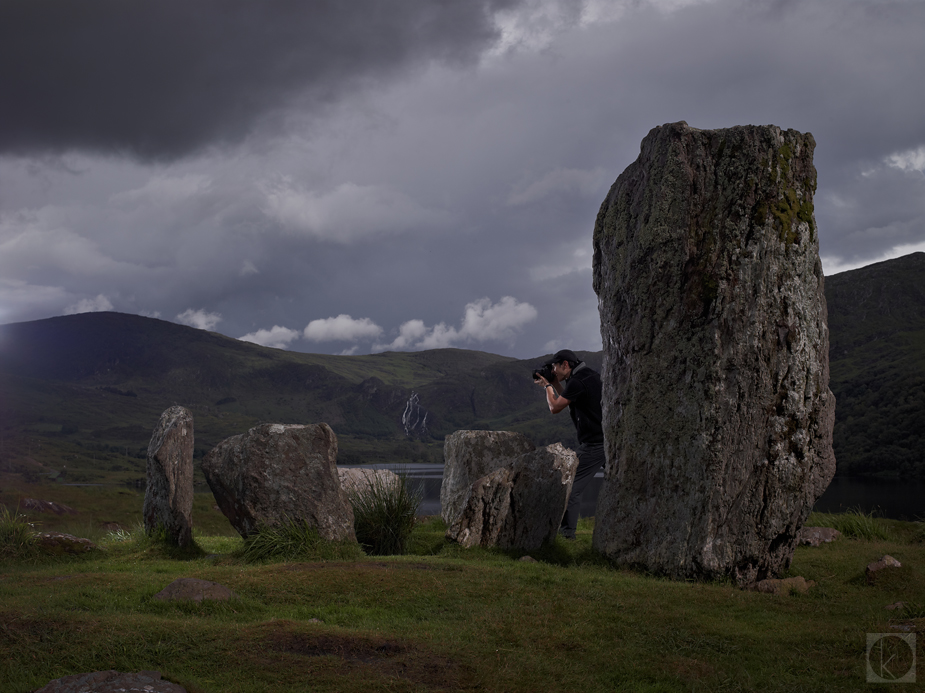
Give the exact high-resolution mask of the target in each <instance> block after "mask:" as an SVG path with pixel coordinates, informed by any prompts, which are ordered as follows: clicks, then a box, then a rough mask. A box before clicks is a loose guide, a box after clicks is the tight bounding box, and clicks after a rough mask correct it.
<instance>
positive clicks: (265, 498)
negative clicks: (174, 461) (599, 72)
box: [202, 423, 356, 541]
mask: <svg viewBox="0 0 925 693" xmlns="http://www.w3.org/2000/svg"><path fill="white" fill-rule="evenodd" d="M202 471H203V473H204V474H205V477H206V482H208V484H209V488H211V489H212V494H213V495H214V496H215V501H216V503H218V507H219V509H220V510H221V511H222V512H223V513H224V514H225V517H227V518H228V520H229V521H230V522H231V525H232V526H233V527H234V528H235V529H236V530H237V531H238V532H239V533H240V534H241V536H242V537H245V538H247V537H248V536H250V535H251V534H253V533H254V532H256V531H257V530H258V528H259V527H261V526H279V525H283V524H286V523H289V522H305V523H307V524H308V525H309V526H310V527H314V528H317V530H318V534H319V535H320V536H321V537H322V538H323V539H327V540H329V541H341V540H345V539H346V540H354V541H355V540H356V535H355V534H354V531H353V509H352V508H351V507H350V502H349V500H348V498H347V494H346V492H345V491H343V489H341V484H340V480H339V479H338V475H337V436H335V435H334V431H332V430H331V427H330V426H328V425H327V424H324V423H321V424H310V425H307V426H301V425H296V424H263V425H261V426H256V427H254V428H252V429H250V430H249V431H248V432H247V433H243V434H241V435H237V436H232V437H230V438H226V439H225V440H223V441H222V442H221V443H219V444H218V445H216V446H215V447H214V448H213V449H212V450H211V451H210V452H209V453H208V454H207V455H206V456H205V458H204V459H203V461H202Z"/></svg>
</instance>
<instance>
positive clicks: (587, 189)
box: [507, 167, 611, 207]
mask: <svg viewBox="0 0 925 693" xmlns="http://www.w3.org/2000/svg"><path fill="white" fill-rule="evenodd" d="M610 183H611V181H609V180H607V174H606V172H605V171H604V169H603V168H600V167H598V168H595V169H593V170H590V171H587V170H582V169H577V168H557V169H555V170H553V171H550V172H549V173H547V174H546V175H544V176H542V177H541V178H539V179H538V180H535V181H533V182H531V183H529V184H526V185H523V184H522V185H519V186H517V189H515V191H513V192H511V194H510V195H508V198H507V203H508V205H510V206H512V207H516V206H519V205H525V204H528V203H530V202H534V201H536V200H542V199H544V198H547V197H549V196H550V195H554V194H556V193H566V194H572V195H579V196H581V197H597V196H598V195H599V194H600V193H601V192H602V191H603V190H604V189H605V188H606V187H607V186H609V185H610Z"/></svg>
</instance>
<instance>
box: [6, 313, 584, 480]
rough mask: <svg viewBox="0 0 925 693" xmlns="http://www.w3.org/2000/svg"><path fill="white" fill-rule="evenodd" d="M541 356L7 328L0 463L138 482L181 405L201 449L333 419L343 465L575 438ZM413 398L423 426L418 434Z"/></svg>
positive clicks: (90, 317) (171, 331) (115, 322)
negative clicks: (471, 432) (460, 439)
mask: <svg viewBox="0 0 925 693" xmlns="http://www.w3.org/2000/svg"><path fill="white" fill-rule="evenodd" d="M600 360H601V356H600V354H599V353H598V354H591V355H589V361H590V362H591V363H592V364H594V365H595V366H597V367H599V366H600ZM538 361H540V358H537V359H535V360H531V361H518V360H516V359H513V358H509V357H505V356H498V355H494V354H487V353H484V352H479V351H467V350H462V349H439V350H433V351H424V352H414V353H406V352H393V353H384V354H374V355H367V356H328V355H318V354H301V353H295V352H289V351H282V350H279V349H270V348H266V347H261V346H257V345H254V344H249V343H246V342H241V341H238V340H235V339H230V338H228V337H224V336H222V335H219V334H215V333H211V332H206V331H203V330H197V329H193V328H190V327H184V326H182V325H176V324H174V323H170V322H165V321H162V320H155V319H152V318H144V317H140V316H137V315H125V314H119V313H85V314H80V315H72V316H66V317H58V318H51V319H48V320H39V321H35V322H28V323H16V324H11V325H4V326H0V391H2V398H0V420H2V425H0V471H13V470H14V467H17V468H19V469H20V470H21V471H22V472H23V473H26V474H27V475H28V474H36V475H37V474H48V473H53V474H55V473H58V474H60V473H62V472H63V473H64V474H65V476H66V478H67V479H68V480H69V481H72V482H94V481H98V480H100V479H101V478H103V477H105V478H107V479H109V480H112V479H113V478H117V479H119V480H123V481H131V480H132V479H137V478H140V477H141V476H143V474H144V460H145V451H146V448H147V444H148V440H149V439H150V436H151V431H152V429H153V428H154V425H155V424H156V423H157V420H158V418H159V416H160V414H161V412H162V411H163V410H164V409H166V408H167V407H169V406H171V405H173V404H181V405H183V406H185V407H187V408H188V409H190V410H191V411H192V412H193V415H194V420H195V433H196V454H197V456H201V455H203V454H204V453H205V452H207V451H208V450H209V449H211V447H212V446H214V445H215V444H216V443H218V442H219V441H220V440H222V439H224V438H225V437H227V436H230V435H235V434H238V433H242V432H244V431H246V430H247V429H248V428H250V427H252V426H255V425H257V424H258V423H264V422H283V423H315V422H322V421H323V422H325V423H328V424H329V425H330V426H331V427H332V428H333V429H334V431H335V432H336V433H337V435H338V441H339V445H340V456H339V459H340V461H341V462H342V463H344V464H350V463H354V464H357V463H366V462H397V463H413V462H440V461H442V451H443V439H444V437H445V436H446V435H447V434H448V433H452V432H453V431H455V430H458V429H460V428H486V429H494V428H505V429H509V430H517V431H521V432H523V433H525V434H527V435H529V436H530V437H531V438H532V439H534V441H535V442H536V443H538V444H545V443H547V442H552V441H554V440H563V441H565V442H566V443H569V442H570V441H572V439H573V438H574V433H573V431H572V430H571V428H570V425H569V421H568V420H567V417H556V418H555V419H553V418H552V417H550V415H549V413H548V411H547V410H546V407H545V404H544V402H543V398H542V396H541V393H539V392H538V390H537V388H536V386H535V385H533V383H532V379H531V378H530V371H531V368H532V367H533V365H534V364H535V363H536V362H538ZM414 393H416V394H417V395H418V400H419V402H420V406H421V407H422V409H423V410H424V411H425V412H426V414H427V418H426V429H425V430H420V429H418V430H415V431H413V432H412V433H411V435H408V434H407V433H406V431H405V429H404V427H403V425H402V414H403V412H404V411H405V408H406V406H407V405H408V402H409V400H410V398H411V397H412V394H414Z"/></svg>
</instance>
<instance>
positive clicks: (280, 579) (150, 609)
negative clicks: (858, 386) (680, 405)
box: [0, 518, 925, 693]
mask: <svg viewBox="0 0 925 693" xmlns="http://www.w3.org/2000/svg"><path fill="white" fill-rule="evenodd" d="M914 525H915V523H897V524H896V525H895V527H894V532H893V538H892V539H889V540H887V539H862V538H859V539H853V540H846V539H840V540H837V541H835V542H833V543H831V544H826V545H824V546H821V547H818V548H812V547H800V548H798V549H797V550H796V552H795V554H794V560H793V564H792V566H791V569H790V574H791V575H802V576H804V577H805V578H806V579H808V580H813V581H815V582H816V584H815V586H814V587H813V588H812V589H811V590H810V591H809V592H808V593H807V594H805V595H790V596H771V595H766V594H759V593H755V592H749V591H743V590H740V589H737V588H735V587H734V586H732V585H730V584H725V583H722V584H721V583H698V582H675V581H671V580H667V579H662V578H658V577H653V576H649V575H645V574H641V573H636V572H631V571H627V570H618V569H614V568H613V567H612V566H611V565H610V564H609V563H608V562H607V561H606V560H603V559H602V558H601V557H599V556H597V555H596V554H595V553H594V552H593V551H592V549H591V537H592V533H593V520H588V519H583V520H582V521H581V522H580V523H579V527H578V538H577V540H576V541H574V542H565V541H560V540H557V541H556V542H555V543H554V544H552V545H550V546H547V547H544V548H543V549H542V550H541V551H537V552H532V553H531V554H530V555H531V556H532V557H533V558H534V559H536V562H530V561H521V560H519V559H520V558H522V556H523V552H517V551H510V552H507V551H498V550H489V549H472V550H465V549H461V548H460V547H459V546H457V545H454V544H450V543H447V542H446V541H445V540H444V539H443V533H444V531H445V526H444V525H443V522H442V521H441V520H440V519H439V518H432V519H427V520H425V521H423V522H420V523H419V524H418V525H417V526H416V527H415V528H414V531H413V532H412V537H411V542H410V544H409V551H410V553H409V555H405V556H387V557H382V556H378V557H364V556H357V557H353V558H350V559H340V558H332V559H325V560H321V559H318V558H315V559H306V558H294V559H291V560H290V559H286V560H260V561H258V562H256V563H252V562H249V561H248V560H246V559H245V558H244V557H243V555H242V551H241V549H242V547H243V544H244V542H243V541H242V540H241V539H240V538H238V537H227V536H220V537H219V536H215V537H213V536H202V535H198V536H197V537H196V539H197V543H198V544H199V545H200V546H201V547H202V548H203V550H204V555H203V556H202V557H200V558H196V559H192V560H183V561H180V560H174V559H172V558H170V557H169V556H168V555H167V554H166V553H165V552H164V551H163V549H162V548H159V547H157V546H153V545H151V544H150V543H148V544H146V543H145V541H144V538H143V533H140V532H138V531H137V530H123V531H121V532H112V533H109V534H108V535H106V536H105V537H103V538H102V539H101V545H102V547H103V549H104V551H101V552H99V553H98V554H97V555H95V556H93V557H90V558H82V559H80V560H72V561H63V560H60V559H57V560H54V561H45V562H39V563H35V562H27V561H4V562H3V563H2V564H0V605H2V606H0V652H2V654H3V656H2V658H0V690H2V691H4V692H9V693H18V692H23V693H24V692H25V691H32V690H35V689H37V688H39V687H41V686H43V685H44V684H46V683H48V681H50V680H51V679H53V678H58V677H61V676H65V675H68V674H76V673H81V672H89V671H98V670H107V669H116V670H119V671H139V670H147V669H153V670H158V671H160V672H162V674H163V675H164V676H165V678H167V679H169V680H172V681H175V682H177V683H179V684H181V685H183V686H185V687H186V688H187V690H189V691H191V693H205V692H212V691H214V692H216V693H218V692H222V693H251V692H254V693H256V692H261V693H262V692H263V691H271V690H281V691H293V692H298V691H348V692H349V691H408V692H412V691H476V690H479V691H505V692H507V691H511V692H518V691H531V692H532V691H594V692H595V693H596V692H597V691H772V692H773V691H782V692H783V691H786V692H788V693H790V692H793V691H813V692H814V693H815V692H817V691H839V692H841V691H846V690H867V688H866V684H865V666H866V664H865V656H866V634H867V633H884V632H891V626H894V625H900V624H903V623H908V622H909V621H910V619H917V621H914V622H913V623H917V624H918V628H919V629H920V630H921V628H922V626H923V625H925V624H923V623H922V618H923V616H925V614H923V612H922V607H921V605H923V604H925V580H923V579H922V576H923V573H925V545H923V544H921V543H917V542H914V541H913V540H912V537H913V536H914V532H915V530H916V527H915V526H914ZM884 553H889V554H890V555H893V556H895V557H896V558H898V559H899V560H900V561H901V562H902V564H903V567H902V568H901V569H898V570H897V571H896V577H895V579H891V580H883V581H878V583H877V584H876V585H875V586H868V585H867V584H866V582H865V580H864V567H865V566H866V565H867V563H869V562H870V561H872V560H876V559H878V558H879V557H880V556H882V555H883V554H884ZM180 577H196V578H201V579H205V580H211V581H214V582H218V583H221V584H223V585H225V586H226V587H229V588H230V589H232V590H233V591H234V592H235V594H236V595H237V598H236V599H233V600H230V601H227V602H203V603H201V604H196V603H192V602H188V603H173V602H161V601H159V600H157V599H155V598H154V596H155V595H156V594H157V593H158V592H159V591H161V590H162V589H163V588H164V587H166V586H167V585H168V584H169V583H170V582H172V581H173V580H175V579H177V578H180ZM897 601H902V602H904V603H905V604H906V607H904V608H903V609H897V610H893V611H891V610H887V609H886V608H885V607H886V606H887V605H891V604H894V603H895V602H897ZM922 640H923V638H922V637H921V636H919V644H918V648H919V649H918V655H919V662H920V664H919V667H920V670H919V672H918V675H919V677H921V676H922V675H923V672H922V670H921V666H922V665H921V662H922V661H925V653H923V650H922V647H923V645H925V643H923V642H922ZM883 690H886V688H884V689H883ZM897 690H899V689H897ZM903 690H916V689H915V687H914V686H913V687H911V688H910V687H908V686H906V687H903Z"/></svg>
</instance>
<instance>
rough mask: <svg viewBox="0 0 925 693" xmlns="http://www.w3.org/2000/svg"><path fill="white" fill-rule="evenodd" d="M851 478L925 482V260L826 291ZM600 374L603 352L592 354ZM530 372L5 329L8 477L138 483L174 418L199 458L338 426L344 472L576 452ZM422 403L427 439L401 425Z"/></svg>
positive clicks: (843, 470) (163, 331) (126, 334)
mask: <svg viewBox="0 0 925 693" xmlns="http://www.w3.org/2000/svg"><path fill="white" fill-rule="evenodd" d="M826 298H827V301H828V308H829V328H830V338H831V348H830V362H831V387H832V390H833V392H834V393H835V395H836V397H837V402H838V403H837V408H836V423H835V453H836V458H837V460H838V472H839V474H843V475H846V474H874V473H878V474H891V475H899V476H902V477H906V478H911V477H916V476H918V477H922V476H925V438H923V435H925V434H923V432H925V253H915V254H912V255H908V256H906V257H903V258H899V259H897V260H890V261H887V262H881V263H877V264H875V265H871V266H869V267H865V268H863V269H859V270H854V271H851V272H844V273H842V274H838V275H834V276H832V277H829V278H827V279H826ZM581 355H582V357H583V358H585V359H586V360H587V362H588V363H589V364H590V365H591V366H592V367H594V368H597V369H600V367H601V359H602V354H601V353H600V352H597V353H585V352H582V353H581ZM542 359H543V357H542V356H537V357H536V358H535V359H530V360H526V361H521V360H517V359H513V358H509V357H505V356H498V355H495V354H488V353H484V352H480V351H467V350H463V349H438V350H432V351H422V352H412V353H408V352H390V353H384V354H373V355H366V356H328V355H319V354H302V353H296V352H289V351H283V350H279V349H270V348H266V347H261V346H257V345H254V344H249V343H246V342H241V341H238V340H235V339H230V338H228V337H224V336H222V335H219V334H216V333H212V332H206V331H203V330H197V329H193V328H191V327H185V326H182V325H177V324H174V323H171V322H165V321H162V320H155V319H152V318H144V317H140V316H137V315H124V314H119V313H84V314H80V315H72V316H65V317H57V318H50V319H48V320H38V321H34V322H27V323H16V324H10V325H3V326H0V472H13V471H16V472H19V473H21V474H24V475H26V477H27V478H39V477H41V476H43V475H49V474H50V475H62V474H63V477H62V478H64V479H66V480H68V481H71V482H75V483H81V482H84V483H93V482H97V481H101V480H104V479H105V480H107V481H125V482H132V481H134V480H138V479H141V478H142V477H143V476H144V467H145V452H146V449H147V444H148V440H149V439H150V436H151V431H152V429H153V428H154V426H155V424H156V423H157V420H158V418H159V417H160V414H161V412H163V411H164V410H165V409H166V408H167V407H169V406H171V405H173V404H182V405H183V406H185V407H187V408H189V409H190V410H191V411H192V412H193V416H194V419H195V430H196V454H197V456H200V457H201V456H202V455H203V454H205V452H207V451H208V450H209V449H211V447H212V446H214V445H215V444H216V443H218V442H219V441H220V440H222V439H224V438H226V437H227V436H230V435H235V434H238V433H242V432H244V431H246V430H247V429H248V428H250V427H252V426H255V425H257V424H258V423H265V422H281V423H316V422H322V421H323V422H326V423H328V424H329V425H331V427H332V428H333V429H334V431H335V432H336V433H337V436H338V441H339V444H340V456H339V458H340V461H341V463H343V464H362V463H367V462H392V463H415V462H440V461H442V452H443V439H444V437H445V436H446V435H447V434H449V433H452V432H453V431H456V430H459V429H463V428H477V429H492V430H497V429H503V430H513V431H519V432H521V433H524V434H525V435H527V436H528V437H529V438H530V439H531V440H533V442H534V443H536V444H537V445H545V444H547V443H550V442H554V441H562V442H563V443H565V444H566V445H573V444H574V442H575V440H574V431H573V430H572V427H571V423H570V420H569V418H568V417H567V416H561V415H560V416H557V417H552V416H550V415H549V412H548V410H547V409H546V406H545V403H544V401H543V398H542V396H541V393H539V392H538V391H537V388H536V386H535V385H534V384H533V383H532V380H531V378H530V371H531V369H532V367H533V366H535V365H536V364H538V363H539V362H541V361H542ZM413 394H416V395H417V398H418V401H419V403H420V406H421V408H422V412H426V415H427V417H426V430H420V429H416V430H414V431H412V432H411V435H408V433H407V432H406V430H405V428H404V427H403V425H402V414H403V413H404V412H405V409H406V407H407V406H408V403H409V400H410V399H411V398H412V395H413Z"/></svg>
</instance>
